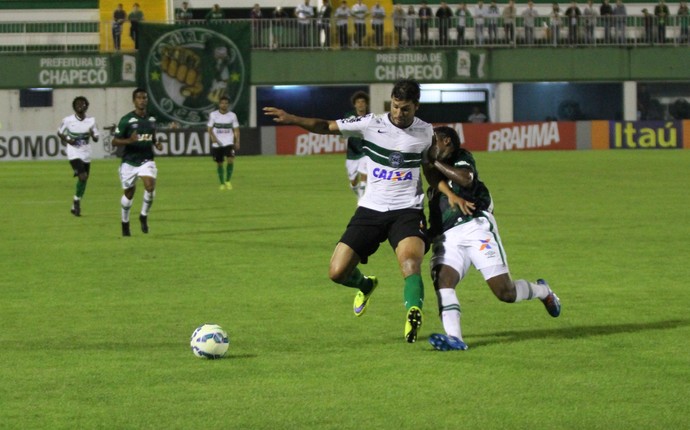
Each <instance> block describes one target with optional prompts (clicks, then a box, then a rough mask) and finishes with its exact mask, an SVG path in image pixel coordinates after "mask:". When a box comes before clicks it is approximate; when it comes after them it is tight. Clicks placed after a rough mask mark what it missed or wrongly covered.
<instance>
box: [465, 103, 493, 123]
mask: <svg viewBox="0 0 690 430" xmlns="http://www.w3.org/2000/svg"><path fill="white" fill-rule="evenodd" d="M467 122H472V123H483V122H489V118H487V116H486V115H485V114H484V112H482V110H481V109H480V108H479V106H473V107H472V113H471V114H470V116H468V117H467Z"/></svg>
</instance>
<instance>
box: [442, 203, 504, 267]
mask: <svg viewBox="0 0 690 430" xmlns="http://www.w3.org/2000/svg"><path fill="white" fill-rule="evenodd" d="M430 264H431V268H432V269H433V268H434V267H436V266H438V265H441V264H444V265H446V266H450V267H452V268H453V269H455V270H456V271H457V272H458V274H459V275H460V279H463V278H464V277H465V275H467V271H468V269H469V268H470V265H473V266H474V267H475V268H476V269H477V270H479V271H480V272H482V275H483V276H484V279H485V280H486V279H490V278H493V277H495V276H498V275H502V274H504V273H509V269H508V260H507V257H506V255H505V250H504V249H503V244H502V243H501V236H500V235H499V234H498V226H497V225H496V219H495V218H494V216H493V215H492V214H490V213H488V212H483V215H482V216H481V217H478V218H474V219H472V220H471V221H469V222H466V223H464V224H460V225H458V226H455V227H453V228H451V229H450V230H448V231H446V232H444V233H443V234H442V235H439V236H438V237H437V238H436V239H434V244H433V252H432V256H431V263H430Z"/></svg>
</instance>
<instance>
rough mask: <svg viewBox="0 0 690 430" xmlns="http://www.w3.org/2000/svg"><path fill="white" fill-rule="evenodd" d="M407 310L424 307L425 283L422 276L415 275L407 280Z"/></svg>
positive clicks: (405, 294)
mask: <svg viewBox="0 0 690 430" xmlns="http://www.w3.org/2000/svg"><path fill="white" fill-rule="evenodd" d="M404 296H405V309H407V310H409V309H410V308H411V307H412V306H417V307H418V308H419V309H422V307H423V306H424V283H423V282H422V275H421V274H419V273H414V274H412V275H410V276H408V277H407V278H405V289H404Z"/></svg>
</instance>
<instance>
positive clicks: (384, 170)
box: [336, 114, 433, 212]
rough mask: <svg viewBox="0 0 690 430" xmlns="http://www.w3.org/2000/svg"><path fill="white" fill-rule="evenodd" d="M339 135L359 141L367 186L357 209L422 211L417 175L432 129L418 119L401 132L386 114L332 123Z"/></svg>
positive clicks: (422, 201) (421, 198) (428, 144)
mask: <svg viewBox="0 0 690 430" xmlns="http://www.w3.org/2000/svg"><path fill="white" fill-rule="evenodd" d="M336 122H337V124H338V128H339V129H340V132H341V133H342V134H343V136H346V137H349V136H354V137H359V138H362V139H363V144H362V146H363V149H364V153H365V154H366V155H367V156H368V157H369V160H368V162H367V187H366V192H365V193H364V196H363V197H362V198H360V199H359V206H362V207H365V208H369V209H373V210H375V211H379V212H387V211H391V210H396V209H422V208H423V204H424V191H423V189H422V178H421V175H420V171H421V164H422V152H424V151H425V150H426V149H428V148H429V146H431V138H432V136H433V127H432V126H431V124H428V123H426V122H424V121H422V120H421V119H419V118H416V117H415V119H414V121H413V122H412V124H411V125H410V126H409V127H407V128H405V129H401V128H398V127H396V126H395V125H393V124H392V123H391V122H390V119H388V114H382V115H375V114H369V115H366V116H363V117H356V118H348V119H339V120H337V121H336Z"/></svg>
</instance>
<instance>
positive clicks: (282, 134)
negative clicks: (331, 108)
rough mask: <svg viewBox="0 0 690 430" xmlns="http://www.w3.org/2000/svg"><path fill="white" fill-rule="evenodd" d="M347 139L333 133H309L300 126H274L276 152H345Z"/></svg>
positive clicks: (303, 153) (305, 153) (290, 153)
mask: <svg viewBox="0 0 690 430" xmlns="http://www.w3.org/2000/svg"><path fill="white" fill-rule="evenodd" d="M346 149H347V140H346V139H345V138H343V137H342V136H339V135H334V134H316V133H310V132H308V131H306V130H305V129H303V128H301V127H297V126H294V125H286V126H280V127H276V154H279V155H312V154H333V153H338V152H345V150H346Z"/></svg>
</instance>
